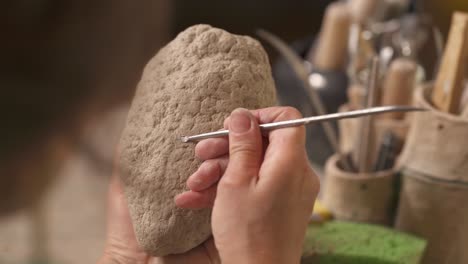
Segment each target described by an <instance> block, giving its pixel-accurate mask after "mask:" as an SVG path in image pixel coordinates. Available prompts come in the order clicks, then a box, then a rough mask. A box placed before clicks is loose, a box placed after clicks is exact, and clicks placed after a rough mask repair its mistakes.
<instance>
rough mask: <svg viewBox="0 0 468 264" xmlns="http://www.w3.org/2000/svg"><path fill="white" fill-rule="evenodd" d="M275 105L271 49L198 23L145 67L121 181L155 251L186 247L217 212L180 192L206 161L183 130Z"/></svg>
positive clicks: (214, 125) (142, 239)
mask: <svg viewBox="0 0 468 264" xmlns="http://www.w3.org/2000/svg"><path fill="white" fill-rule="evenodd" d="M275 104H276V97H275V86H274V82H273V78H272V74H271V68H270V64H269V61H268V57H267V54H266V53H265V51H264V49H263V48H262V46H261V44H260V43H259V42H257V41H256V40H254V39H252V38H249V37H245V36H237V35H233V34H230V33H228V32H226V31H223V30H220V29H216V28H213V27H210V26H208V25H197V26H193V27H190V28H188V29H187V30H185V31H184V32H182V33H181V34H179V35H178V36H177V38H176V39H174V40H173V41H172V42H171V43H169V44H168V45H167V46H166V47H164V48H163V49H161V51H159V52H158V54H157V55H156V56H155V57H153V58H152V59H151V61H150V62H149V63H148V65H147V66H146V68H145V70H144V73H143V77H142V79H141V81H140V84H139V86H138V89H137V91H136V94H135V98H134V100H133V103H132V106H131V109H130V112H129V115H128V119H127V125H126V128H125V130H124V133H123V136H122V139H121V144H120V146H121V158H120V162H121V166H122V177H121V178H122V180H123V183H124V187H125V194H126V197H127V200H128V204H129V208H130V214H131V217H132V220H133V224H134V228H135V232H136V236H137V239H138V241H139V243H140V244H141V246H142V247H143V248H144V249H145V250H146V251H147V252H149V253H150V254H152V255H155V256H163V255H168V254H174V253H182V252H186V251H188V250H190V249H192V248H194V247H196V246H198V245H200V244H201V243H202V242H203V241H205V240H206V239H207V238H208V237H209V236H210V234H211V228H210V215H211V211H210V210H197V211H194V210H184V209H180V208H177V207H176V206H175V204H174V197H175V196H176V195H177V194H179V193H182V192H183V191H184V190H186V180H187V178H188V177H189V176H190V175H191V174H192V173H193V172H195V171H196V169H197V167H198V166H199V165H200V161H198V160H196V159H195V157H194V147H195V145H194V144H184V143H182V142H181V141H180V136H181V135H193V134H199V133H202V132H207V131H213V130H218V129H220V128H222V126H223V120H224V119H225V118H226V117H228V116H229V114H230V112H231V111H232V110H234V109H235V108H238V107H244V108H248V109H255V108H263V107H268V106H273V105H275Z"/></svg>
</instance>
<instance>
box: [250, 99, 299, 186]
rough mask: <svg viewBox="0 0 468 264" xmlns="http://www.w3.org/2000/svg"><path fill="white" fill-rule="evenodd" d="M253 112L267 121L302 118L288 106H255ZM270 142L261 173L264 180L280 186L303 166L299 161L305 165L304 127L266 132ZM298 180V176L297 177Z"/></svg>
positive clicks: (288, 180)
mask: <svg viewBox="0 0 468 264" xmlns="http://www.w3.org/2000/svg"><path fill="white" fill-rule="evenodd" d="M255 114H257V115H258V118H259V120H261V121H262V122H263V121H266V122H279V121H285V120H291V119H298V118H302V115H301V114H300V113H299V111H297V110H296V109H294V108H291V107H275V108H267V109H262V110H258V111H257V112H256V113H255ZM268 139H269V144H268V147H267V149H266V152H265V157H264V162H263V165H262V171H261V175H268V177H264V178H265V179H260V180H266V181H267V182H269V183H271V184H274V185H276V186H277V187H280V186H282V185H284V184H286V183H291V182H292V181H294V180H295V179H290V178H291V177H293V176H294V172H295V171H299V170H302V169H303V168H301V167H298V164H304V166H308V160H307V155H306V153H305V127H304V126H300V127H291V128H282V129H277V130H273V131H270V132H269V135H268ZM297 180H298V181H300V180H301V179H297Z"/></svg>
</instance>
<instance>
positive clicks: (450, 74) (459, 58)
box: [432, 12, 468, 114]
mask: <svg viewBox="0 0 468 264" xmlns="http://www.w3.org/2000/svg"><path fill="white" fill-rule="evenodd" d="M467 55H468V14H467V13H462V12H455V14H454V15H453V17H452V25H451V27H450V33H449V37H448V41H447V45H446V46H445V51H444V55H443V58H442V62H441V65H440V69H439V74H438V75H437V79H436V82H435V85H434V90H433V93H432V102H433V104H434V105H435V107H437V108H438V109H439V110H441V111H444V112H449V113H452V114H458V111H459V104H460V98H461V95H462V92H463V79H464V77H465V76H464V75H465V67H466V63H467Z"/></svg>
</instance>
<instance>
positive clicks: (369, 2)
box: [348, 0, 380, 24]
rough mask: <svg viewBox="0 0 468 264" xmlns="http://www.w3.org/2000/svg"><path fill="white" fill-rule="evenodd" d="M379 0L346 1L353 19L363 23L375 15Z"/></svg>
mask: <svg viewBox="0 0 468 264" xmlns="http://www.w3.org/2000/svg"><path fill="white" fill-rule="evenodd" d="M379 2H380V0H351V1H349V2H348V6H349V9H350V11H351V16H352V18H353V21H354V22H356V23H358V24H365V23H366V22H367V21H368V20H369V19H370V18H372V17H373V16H374V15H375V12H376V11H377V8H378V6H379Z"/></svg>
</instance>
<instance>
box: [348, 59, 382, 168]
mask: <svg viewBox="0 0 468 264" xmlns="http://www.w3.org/2000/svg"><path fill="white" fill-rule="evenodd" d="M379 64H380V60H379V57H378V56H375V57H374V58H373V59H372V65H371V74H370V75H369V80H368V84H367V86H368V87H367V105H366V107H373V106H374V105H375V103H376V97H377V87H378V82H379V72H380V69H379ZM373 123H374V119H373V117H372V116H367V117H365V118H363V119H362V120H361V124H360V128H359V133H358V139H357V140H356V143H357V144H356V147H355V151H356V153H355V156H354V159H355V161H354V162H355V164H357V167H358V172H360V173H367V172H370V170H371V166H372V160H371V155H372V153H371V152H372V149H373V148H372V144H373V143H374V142H373V139H372V127H373Z"/></svg>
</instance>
